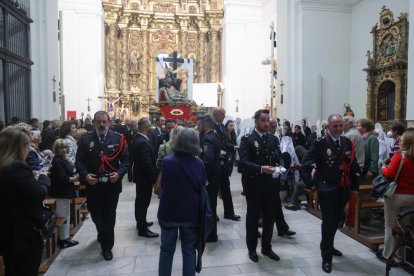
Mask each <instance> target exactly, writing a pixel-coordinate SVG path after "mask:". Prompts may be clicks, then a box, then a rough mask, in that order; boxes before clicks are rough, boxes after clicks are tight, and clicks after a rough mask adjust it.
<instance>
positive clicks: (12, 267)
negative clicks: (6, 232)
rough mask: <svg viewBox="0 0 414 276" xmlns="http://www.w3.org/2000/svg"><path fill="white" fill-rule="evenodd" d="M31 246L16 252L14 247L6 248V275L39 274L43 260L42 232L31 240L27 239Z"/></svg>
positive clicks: (34, 275) (33, 275) (31, 275)
mask: <svg viewBox="0 0 414 276" xmlns="http://www.w3.org/2000/svg"><path fill="white" fill-rule="evenodd" d="M26 242H27V243H28V245H29V246H30V247H28V248H27V250H23V251H18V252H14V250H13V249H14V248H11V250H6V251H5V252H4V255H3V260H4V265H5V267H6V269H5V272H6V274H5V275H6V276H20V275H25V276H26V275H27V276H37V275H38V270H39V266H40V262H41V260H42V253H43V240H42V237H41V236H40V234H36V235H35V236H34V237H33V238H32V239H31V240H30V241H29V240H27V239H26Z"/></svg>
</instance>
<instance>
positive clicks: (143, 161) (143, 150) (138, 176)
mask: <svg viewBox="0 0 414 276" xmlns="http://www.w3.org/2000/svg"><path fill="white" fill-rule="evenodd" d="M131 147H132V148H131V152H132V156H133V157H132V162H133V164H134V169H133V177H134V182H135V183H140V184H147V185H153V184H154V183H155V180H156V178H157V168H156V166H155V163H156V158H155V153H154V150H153V148H152V146H151V145H150V142H149V141H148V140H147V139H146V138H145V137H144V136H142V135H141V134H139V133H138V134H137V135H136V136H135V138H134V140H133V141H132V143H131Z"/></svg>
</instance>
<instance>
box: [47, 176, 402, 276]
mask: <svg viewBox="0 0 414 276" xmlns="http://www.w3.org/2000/svg"><path fill="white" fill-rule="evenodd" d="M231 183H232V184H231V186H232V192H233V202H234V208H235V213H236V214H239V215H241V216H242V220H241V222H234V221H232V220H225V219H223V207H222V201H221V200H219V201H218V202H219V205H218V207H217V210H218V212H219V218H220V222H219V223H218V235H219V241H218V242H217V243H212V244H208V245H207V248H206V252H205V253H204V256H203V269H202V271H201V273H200V275H214V276H220V275H249V276H256V275H257V276H259V275H323V274H324V273H323V271H322V270H321V257H320V251H319V242H320V224H321V221H320V220H319V219H317V218H315V217H314V216H312V215H311V214H309V213H307V212H306V211H304V210H301V211H296V212H292V211H284V213H285V218H286V221H287V222H288V223H289V226H290V228H291V229H292V230H294V231H296V232H297V234H296V235H295V236H294V238H292V239H287V238H282V237H278V236H277V232H276V230H275V232H274V235H273V240H272V247H273V250H274V251H275V252H276V253H277V254H278V255H279V256H280V257H281V260H280V261H279V262H275V261H273V260H270V259H269V258H267V257H263V255H261V254H260V247H259V248H258V250H257V252H258V255H259V262H258V263H253V262H252V261H250V259H249V257H248V254H247V248H246V244H245V219H246V208H245V206H246V203H245V199H244V197H243V196H242V195H240V192H241V182H240V174H238V173H233V176H232V178H231ZM134 200H135V185H133V184H130V183H128V182H127V180H126V177H125V178H124V187H123V192H122V193H121V195H120V200H119V204H118V209H117V222H116V228H115V247H114V248H113V254H114V259H113V260H112V261H110V262H107V261H104V260H103V258H102V256H101V255H100V253H101V250H100V248H99V245H98V243H97V241H96V230H95V226H94V224H93V223H92V220H91V218H90V217H89V218H88V219H87V220H86V221H85V222H84V224H83V226H82V227H81V229H80V230H79V232H78V233H77V235H76V236H75V238H74V239H75V240H77V241H79V242H80V244H79V245H78V246H75V247H72V248H67V249H64V250H62V251H61V252H60V254H59V255H58V256H57V258H56V260H55V262H54V263H53V264H52V265H51V267H50V268H49V270H48V272H47V273H46V275H48V276H49V275H50V276H55V275H56V276H61V275H76V276H82V275H88V276H89V275H146V276H152V275H154V276H155V275H158V271H157V270H158V257H159V247H160V239H159V238H156V239H146V238H142V237H138V235H137V230H136V229H135V225H136V224H135V219H134ZM157 209H158V199H157V198H156V197H153V198H152V200H151V205H150V208H149V209H148V221H154V226H152V227H151V228H150V229H151V230H152V231H154V232H156V233H160V229H159V226H158V223H157V220H156V215H157ZM259 244H260V242H259ZM335 247H336V248H337V249H339V250H340V251H342V252H343V253H344V256H343V257H336V258H334V261H333V271H332V273H331V275H381V274H384V271H385V265H384V264H383V263H381V262H380V261H379V260H377V258H376V257H375V254H374V253H373V252H371V251H370V250H369V249H368V248H367V247H365V246H363V245H361V244H360V243H358V242H356V241H354V240H352V239H351V238H349V237H348V236H346V235H344V234H342V233H341V232H338V233H337V234H336V238H335ZM181 263H182V261H181V248H180V245H179V243H178V244H177V249H176V253H175V258H174V264H173V275H177V276H178V275H181V273H182V272H181ZM390 275H399V276H400V275H409V273H407V272H405V271H404V270H402V269H399V268H397V269H396V268H393V269H392V270H391V274H390Z"/></svg>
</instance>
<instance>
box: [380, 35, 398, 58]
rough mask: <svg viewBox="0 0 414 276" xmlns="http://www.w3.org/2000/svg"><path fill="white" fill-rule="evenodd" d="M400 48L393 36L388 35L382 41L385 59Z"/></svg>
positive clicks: (381, 47)
mask: <svg viewBox="0 0 414 276" xmlns="http://www.w3.org/2000/svg"><path fill="white" fill-rule="evenodd" d="M398 46H399V42H398V40H397V39H396V38H395V37H394V36H393V35H392V34H387V35H386V36H385V37H384V39H383V40H382V43H381V45H380V50H381V53H382V55H383V56H384V57H388V56H392V55H393V54H395V53H396V52H397V50H398Z"/></svg>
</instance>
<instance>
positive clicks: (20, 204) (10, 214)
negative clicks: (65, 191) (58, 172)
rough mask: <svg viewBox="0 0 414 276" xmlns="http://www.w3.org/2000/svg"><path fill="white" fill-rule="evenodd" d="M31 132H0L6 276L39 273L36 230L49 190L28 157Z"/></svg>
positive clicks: (0, 247)
mask: <svg viewBox="0 0 414 276" xmlns="http://www.w3.org/2000/svg"><path fill="white" fill-rule="evenodd" d="M29 144H30V132H29V131H27V130H25V129H22V128H19V127H15V126H14V127H8V128H7V129H5V130H4V131H3V132H1V133H0V179H1V184H0V209H1V212H0V225H1V227H0V254H1V255H3V259H4V264H5V267H6V269H5V270H6V275H25V276H26V275H37V272H38V269H39V266H40V262H41V259H42V252H43V240H42V237H41V235H40V232H39V230H38V229H36V227H35V225H36V222H37V220H36V216H35V215H34V213H36V212H35V210H36V209H37V208H39V209H40V208H42V202H43V199H44V198H45V196H46V195H47V192H48V190H49V185H50V182H49V178H48V177H47V175H46V174H45V173H40V174H39V175H38V179H37V180H36V179H35V177H34V176H33V173H32V170H31V168H30V167H29V166H28V165H27V164H26V162H25V160H26V157H27V153H28V150H29Z"/></svg>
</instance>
